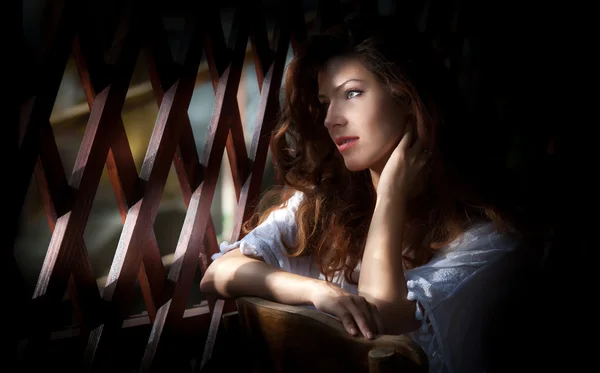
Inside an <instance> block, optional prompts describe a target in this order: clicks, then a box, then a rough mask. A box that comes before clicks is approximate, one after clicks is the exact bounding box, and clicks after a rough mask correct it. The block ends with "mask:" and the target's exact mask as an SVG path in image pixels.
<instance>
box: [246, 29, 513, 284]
mask: <svg viewBox="0 0 600 373" xmlns="http://www.w3.org/2000/svg"><path fill="white" fill-rule="evenodd" d="M430 44H431V43H427V42H426V41H425V40H424V38H423V37H422V36H421V35H420V34H419V33H418V32H412V31H410V30H405V29H402V28H401V27H400V26H398V25H397V24H395V22H394V20H393V19H389V18H387V17H376V18H369V19H366V18H358V19H354V20H352V21H347V22H344V23H343V24H341V25H338V26H335V27H333V28H332V29H330V30H328V31H327V32H325V33H323V34H318V35H313V36H311V37H310V38H308V40H307V41H306V42H305V43H304V44H303V45H302V46H300V48H299V49H298V50H297V53H296V55H295V56H294V58H293V59H292V61H291V63H290V64H289V66H288V68H287V72H286V75H285V87H284V88H285V100H284V103H283V106H282V110H281V113H280V120H279V123H278V126H277V128H276V130H275V131H274V133H273V135H272V138H271V143H270V146H271V151H272V154H273V159H274V164H275V169H276V173H277V176H278V179H279V180H280V182H281V183H282V184H283V185H282V186H277V187H274V188H272V189H271V190H270V191H268V192H267V193H266V194H265V195H263V198H262V203H261V204H262V205H265V204H268V205H270V206H272V207H270V208H267V209H261V208H259V209H258V212H257V213H256V214H255V215H254V216H253V217H252V218H251V219H250V220H249V221H247V222H246V223H245V224H244V227H243V230H244V233H248V232H249V231H250V230H252V229H253V228H255V227H256V226H257V225H259V224H260V223H261V222H263V221H264V220H265V219H266V218H267V217H268V215H269V214H270V213H271V212H272V211H273V210H274V209H277V208H281V205H282V204H283V203H284V202H285V201H286V200H287V199H289V198H290V197H291V196H292V195H293V194H294V193H295V192H296V191H301V192H302V193H303V194H304V198H303V200H302V202H301V203H300V205H299V208H298V210H297V213H296V222H297V236H296V242H288V243H284V244H285V245H286V249H287V252H288V255H290V256H300V255H312V256H313V259H314V260H315V262H316V263H317V264H318V265H319V268H320V270H321V272H322V273H323V274H324V275H325V276H326V277H327V278H328V279H331V278H332V277H333V275H334V274H336V273H338V272H339V271H342V272H343V274H344V276H345V278H346V280H347V281H349V282H353V280H352V277H351V275H352V272H353V271H354V269H355V268H356V266H357V265H358V263H359V262H360V260H361V258H362V255H363V252H364V247H365V242H366V238H367V232H368V229H369V224H370V221H371V216H372V214H373V211H374V207H375V197H376V195H375V190H374V187H373V184H372V181H371V176H370V173H369V171H368V170H363V171H358V172H350V171H348V170H347V169H346V167H345V165H344V162H343V159H342V157H341V155H340V154H339V152H338V150H337V148H336V147H335V145H334V143H333V141H332V140H331V138H330V136H329V134H328V132H327V130H326V128H325V126H324V124H323V122H324V119H325V114H326V109H325V108H324V107H323V106H322V104H321V103H320V102H319V100H318V98H317V96H318V83H317V75H318V71H319V69H320V68H321V67H322V66H323V65H324V64H325V62H326V61H327V60H329V59H330V58H332V57H334V56H352V57H356V58H358V59H359V60H360V61H361V62H362V63H363V64H364V66H365V67H366V68H367V69H368V70H369V71H370V72H371V73H373V74H374V76H375V77H376V78H377V79H378V80H379V81H380V83H382V84H384V85H385V86H387V87H388V88H389V92H390V94H391V95H393V97H394V98H396V99H397V100H398V101H399V102H400V101H402V102H409V103H410V105H411V107H412V113H413V121H414V123H415V124H416V127H417V132H418V136H419V138H420V139H421V141H422V142H423V143H424V144H425V145H426V147H427V148H428V149H429V151H430V152H431V156H432V159H431V161H430V163H429V167H430V168H431V169H430V170H429V171H430V173H429V175H430V176H429V178H428V184H427V186H426V187H425V190H424V191H423V192H422V193H421V194H420V195H419V196H417V197H415V198H414V199H412V200H411V201H410V202H409V204H408V207H407V219H406V221H407V222H406V226H405V231H404V244H403V246H404V247H403V248H402V249H403V250H404V253H405V254H404V258H405V263H406V266H407V267H408V268H412V267H415V266H419V265H422V264H424V263H426V262H427V261H429V260H430V259H431V257H432V255H433V254H434V253H435V252H436V250H438V249H439V248H441V247H442V246H443V245H444V244H446V243H448V242H450V241H451V240H453V239H454V238H456V237H457V236H458V235H459V234H461V233H462V232H463V231H464V230H465V229H466V228H467V227H468V226H469V225H471V224H473V223H475V222H479V221H490V220H491V221H494V222H495V223H497V226H498V228H499V229H504V228H505V227H506V225H505V223H504V220H503V219H501V217H500V214H499V213H498V209H497V208H495V207H494V204H493V203H492V200H491V198H490V196H491V195H493V193H483V191H482V190H481V188H478V187H476V186H475V185H476V184H475V183H473V180H471V179H470V178H468V177H467V176H468V175H469V167H468V166H466V164H467V163H468V162H464V161H465V160H468V159H469V158H472V156H471V155H469V154H468V151H469V148H468V143H466V142H465V140H464V139H465V138H466V137H465V134H466V132H465V131H467V130H466V129H463V130H461V128H466V127H465V126H461V124H464V123H465V122H462V121H463V120H464V119H463V114H464V113H463V110H462V106H461V99H460V95H459V93H458V92H459V91H458V90H457V89H455V88H454V84H453V83H452V79H450V76H449V74H448V73H447V71H446V69H445V67H444V65H443V64H440V63H436V61H435V58H434V55H433V48H430ZM461 140H462V141H461ZM471 173H472V172H471ZM259 205H260V204H259ZM261 210H262V211H261ZM407 248H408V250H406V249H407Z"/></svg>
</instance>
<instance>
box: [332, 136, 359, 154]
mask: <svg viewBox="0 0 600 373" xmlns="http://www.w3.org/2000/svg"><path fill="white" fill-rule="evenodd" d="M334 142H335V144H336V145H337V147H338V150H339V151H340V152H343V151H345V150H348V149H350V148H351V147H353V146H354V145H356V143H357V142H358V137H356V136H341V137H336V138H335V140H334Z"/></svg>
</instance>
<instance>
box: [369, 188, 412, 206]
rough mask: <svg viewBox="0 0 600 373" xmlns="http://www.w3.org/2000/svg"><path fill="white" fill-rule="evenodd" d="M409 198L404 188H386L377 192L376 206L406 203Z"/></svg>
mask: <svg viewBox="0 0 600 373" xmlns="http://www.w3.org/2000/svg"><path fill="white" fill-rule="evenodd" d="M406 200H407V194H406V193H405V192H404V189H403V188H395V190H394V189H391V188H390V189H385V190H382V191H381V192H379V191H378V192H377V198H376V201H375V202H376V206H379V205H388V204H391V205H394V206H398V205H405V204H406Z"/></svg>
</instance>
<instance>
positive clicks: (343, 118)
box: [318, 57, 409, 172]
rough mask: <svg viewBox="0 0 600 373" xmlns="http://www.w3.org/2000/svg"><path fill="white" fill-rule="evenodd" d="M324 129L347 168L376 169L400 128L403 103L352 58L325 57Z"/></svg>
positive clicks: (397, 138) (402, 127)
mask: <svg viewBox="0 0 600 373" xmlns="http://www.w3.org/2000/svg"><path fill="white" fill-rule="evenodd" d="M318 83H319V101H321V103H323V105H324V106H325V108H326V109H327V115H326V117H325V127H327V130H328V131H329V135H330V136H331V139H332V140H333V141H334V142H335V144H336V146H337V149H338V151H339V152H340V153H341V155H342V156H343V158H344V162H345V164H346V167H347V168H348V169H349V170H350V171H361V170H365V169H370V170H372V171H375V172H381V170H383V167H384V166H385V163H386V162H387V160H388V158H389V156H390V154H391V153H392V151H393V150H394V148H395V146H396V145H397V144H398V142H399V141H400V139H401V137H402V134H403V133H404V131H405V126H406V117H407V114H408V113H409V111H408V110H409V108H408V107H407V106H405V107H403V106H400V105H399V104H398V102H397V101H396V100H394V98H393V97H392V95H391V93H390V91H389V89H388V88H387V87H386V86H384V85H383V84H382V83H380V82H379V81H378V80H377V78H376V77H375V75H373V74H372V73H371V72H370V71H368V70H367V69H366V68H365V67H364V66H363V64H362V63H361V62H360V61H359V60H358V59H357V58H353V57H335V58H332V59H330V60H329V61H328V62H327V63H326V64H325V66H324V67H323V68H322V69H321V70H320V71H319V76H318Z"/></svg>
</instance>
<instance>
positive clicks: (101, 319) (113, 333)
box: [11, 0, 421, 371]
mask: <svg viewBox="0 0 600 373" xmlns="http://www.w3.org/2000/svg"><path fill="white" fill-rule="evenodd" d="M109 3H110V5H108V4H105V5H103V6H106V7H108V6H110V7H114V9H112V10H111V12H107V13H110V15H111V16H110V17H108V18H107V19H101V20H98V19H96V18H95V13H94V8H93V7H92V6H91V2H87V1H79V0H64V1H53V2H49V4H50V5H49V7H48V9H47V10H48V12H47V15H48V17H47V18H48V20H49V21H48V22H47V23H46V24H45V30H46V31H45V32H44V44H43V47H44V48H43V51H42V64H41V65H39V66H40V72H39V74H38V75H37V76H39V79H40V80H39V81H37V82H36V84H35V85H34V86H33V89H31V91H30V92H28V94H27V97H25V100H24V101H23V103H22V105H21V114H20V133H19V143H18V144H19V153H18V181H17V187H16V192H15V197H14V198H15V199H16V202H15V205H16V206H17V209H19V210H20V209H21V208H22V205H23V201H24V199H25V194H26V191H27V185H29V181H30V179H31V177H32V175H35V178H36V180H37V183H38V185H39V189H40V193H41V196H42V199H43V203H44V206H45V211H46V215H47V218H48V223H49V226H50V229H51V231H52V238H51V241H50V244H49V246H48V250H47V254H46V257H45V260H44V263H43V266H42V269H41V272H40V275H39V279H38V281H37V285H36V287H35V291H34V293H33V296H32V298H31V302H29V301H28V302H25V303H19V307H18V312H19V313H20V318H19V320H22V321H24V324H23V325H27V327H26V328H25V330H20V331H19V333H17V334H18V335H17V337H18V339H19V340H20V341H21V343H20V345H19V354H17V355H16V356H18V357H19V358H20V359H21V360H20V362H19V364H21V366H26V367H30V366H37V367H39V366H40V364H42V365H41V366H43V361H38V360H37V359H36V358H37V357H38V356H44V351H46V348H47V347H46V346H47V345H48V342H49V341H50V334H51V332H52V331H53V330H54V329H55V328H56V327H58V325H57V320H58V319H59V317H60V315H59V313H60V310H61V307H60V303H61V301H62V299H63V296H64V294H65V291H66V290H68V292H69V294H70V297H71V299H72V300H73V303H74V305H75V309H76V311H77V312H76V316H77V319H78V322H79V325H80V331H79V336H80V341H81V342H82V344H83V345H84V347H83V349H82V350H81V351H80V350H77V349H76V350H75V351H77V352H78V354H76V355H73V356H72V358H73V359H79V358H82V364H83V366H82V370H85V371H89V370H94V371H108V370H109V369H115V368H118V367H119V364H118V362H117V361H114V360H112V359H111V356H113V354H114V346H115V341H117V340H118V339H119V337H120V335H121V333H123V324H124V321H125V320H126V319H127V315H128V308H129V305H130V302H129V300H130V298H131V297H132V293H133V291H134V289H135V284H136V281H139V284H140V287H141V289H142V292H143V295H144V300H145V304H146V308H147V310H148V316H149V319H150V322H151V330H150V331H149V334H147V343H146V346H145V348H144V353H143V357H141V361H138V363H139V366H140V367H141V368H140V369H141V370H143V371H149V370H152V369H153V368H154V367H155V366H156V365H157V364H158V363H157V361H160V359H158V356H159V355H160V351H161V349H162V348H163V347H164V346H165V345H167V344H168V342H166V341H168V340H169V338H168V337H169V336H176V335H177V333H178V332H182V333H183V331H186V329H187V330H188V332H189V329H190V328H191V329H192V331H191V332H190V333H197V334H201V335H205V334H206V333H208V329H209V323H210V319H211V314H212V312H211V311H212V308H213V307H212V306H213V305H214V303H213V302H210V304H208V303H207V304H206V305H205V306H204V307H201V308H199V309H197V310H195V312H193V313H192V316H189V317H186V316H185V311H186V300H187V297H188V294H189V292H190V287H191V286H192V279H193V277H194V274H195V273H196V270H197V268H198V266H200V268H201V270H202V272H203V270H204V269H206V267H207V266H208V264H209V262H210V255H211V254H212V253H214V252H216V250H218V245H217V239H216V235H215V229H214V225H213V222H212V218H211V215H210V208H211V203H212V200H213V196H214V193H215V186H216V183H217V178H218V174H219V170H220V167H221V160H222V156H223V153H224V151H225V150H226V151H227V155H228V158H229V163H230V165H231V172H232V177H233V180H234V184H235V191H236V197H237V198H238V202H237V210H236V211H237V212H236V218H235V227H234V233H233V237H231V239H232V240H237V239H238V238H239V236H240V228H241V224H242V223H243V222H244V221H245V220H246V219H247V218H248V217H249V216H250V214H251V213H252V212H253V208H254V203H255V202H256V198H257V196H258V194H259V192H260V185H261V181H262V178H263V171H264V167H265V162H266V160H267V150H268V142H269V136H270V133H271V130H272V128H273V125H274V124H275V119H276V115H277V112H278V109H279V94H280V92H279V91H280V86H281V81H282V74H283V71H284V64H285V58H286V54H287V52H288V47H289V46H290V45H291V46H292V47H295V46H296V44H297V43H298V42H300V41H302V40H303V39H304V38H305V37H306V35H307V33H309V32H310V30H318V29H323V28H325V27H327V26H329V25H330V24H331V23H332V22H333V21H336V20H339V19H341V18H342V17H343V15H344V14H347V13H348V12H349V11H350V12H354V11H361V12H364V11H373V10H374V9H375V5H376V2H370V1H364V2H356V3H355V2H348V1H346V2H339V1H321V2H319V6H318V8H317V9H318V11H317V13H316V16H315V17H314V19H313V20H314V21H313V22H311V25H310V27H309V29H308V31H307V28H306V19H305V13H304V11H303V9H302V6H301V2H300V1H295V2H293V1H289V2H288V1H282V2H281V4H280V5H278V6H277V7H276V8H277V9H278V16H277V19H278V23H277V25H276V27H275V34H276V37H275V41H274V42H272V43H270V42H269V39H268V37H267V26H266V23H265V22H264V20H263V19H262V17H261V9H262V8H261V4H260V2H258V1H243V2H239V4H237V5H236V12H235V19H234V21H233V27H232V31H231V35H230V39H229V40H228V41H226V40H225V38H224V33H223V30H222V25H221V23H220V17H219V9H218V8H217V7H211V6H210V5H209V2H200V1H198V2H189V3H190V4H191V5H189V6H187V5H186V6H182V9H180V14H185V16H184V17H185V19H186V26H185V27H186V35H188V36H189V39H188V40H186V42H187V47H186V48H185V53H182V55H172V50H171V48H170V46H169V44H168V42H167V37H166V33H165V28H164V25H163V23H162V21H161V9H162V8H161V7H159V6H156V5H155V3H154V2H143V1H121V2H109ZM176 3H178V2H176ZM194 4H196V5H194ZM415 9H417V7H415V5H414V4H413V5H410V6H407V7H406V9H405V10H406V14H407V17H411V16H412V15H413V14H416V13H417V11H415ZM418 11H419V12H420V11H421V8H420V7H419V10H418ZM98 25H101V28H102V30H100V31H101V32H99V30H98V27H99V26H98ZM107 35H110V36H107ZM248 41H250V43H251V49H252V51H253V54H254V60H255V66H256V75H257V79H258V85H259V89H260V100H259V105H258V109H257V117H256V124H255V127H254V134H253V137H252V142H251V146H250V148H249V149H247V148H246V145H245V140H244V133H243V129H242V122H241V118H240V108H239V107H238V102H237V98H236V94H237V90H238V86H239V82H240V76H241V72H242V66H243V60H244V54H245V51H246V47H247V43H248ZM71 54H72V55H73V56H74V58H75V60H76V62H77V68H78V71H79V74H80V78H81V82H82V84H83V87H84V90H85V94H86V98H87V103H88V105H89V109H90V116H89V120H88V123H87V126H86V129H85V134H84V137H83V141H82V143H81V146H80V148H79V153H78V155H77V159H76V162H75V166H74V168H73V171H72V172H65V171H68V170H65V169H64V167H63V164H62V162H61V158H60V156H59V152H58V148H57V145H56V141H55V138H54V134H53V130H52V127H51V126H50V123H49V118H50V114H51V112H52V108H53V105H54V100H55V98H56V95H57V91H58V88H59V85H60V83H61V78H62V74H63V72H64V70H65V65H66V63H67V59H68V57H69V55H71ZM140 54H142V55H143V56H144V58H145V59H146V64H147V66H148V73H149V76H150V80H151V82H152V87H153V92H154V95H155V97H156V102H157V105H158V107H159V112H158V116H157V118H156V122H155V125H154V130H153V133H152V137H151V139H150V143H149V145H148V149H147V153H146V156H145V159H144V161H143V165H142V167H141V171H140V172H139V173H138V172H137V169H136V165H135V163H134V160H133V156H132V152H131V148H130V145H129V141H128V138H127V136H126V133H125V128H124V125H123V121H122V119H121V112H122V109H123V105H124V102H125V96H126V94H127V90H128V88H129V85H130V81H131V76H132V73H133V70H134V66H135V63H136V60H137V58H138V56H139V55H140ZM202 58H204V59H205V60H206V61H207V63H208V66H209V71H210V77H211V80H212V83H213V88H214V93H215V105H214V108H213V113H212V118H211V120H210V128H209V131H208V136H207V138H206V140H205V146H204V148H203V149H202V151H201V156H200V157H198V155H197V154H198V153H197V149H196V142H195V141H194V135H193V133H192V127H191V125H190V121H189V118H188V115H187V109H188V106H189V104H190V100H191V97H192V92H193V88H194V83H195V80H196V74H197V71H198V66H199V64H200V61H201V59H202ZM172 164H173V165H174V167H175V169H176V172H177V176H178V179H179V182H180V186H181V191H182V194H183V197H184V201H185V205H186V206H187V214H186V216H185V221H184V224H183V227H182V228H181V233H180V237H179V241H178V244H177V247H176V250H175V254H174V261H173V265H172V266H171V267H170V269H169V271H168V273H166V271H165V269H164V267H163V264H162V262H161V258H160V253H159V250H158V243H157V240H156V237H155V235H154V228H153V226H154V220H155V217H156V214H157V210H158V206H159V203H160V200H161V195H162V192H163V189H164V186H165V181H166V178H167V175H168V172H169V169H170V167H171V165H172ZM105 166H106V168H107V170H108V173H109V176H110V180H111V183H112V186H113V189H114V192H115V195H116V197H117V201H118V207H119V210H120V214H121V217H122V221H123V229H122V233H121V236H120V239H119V242H118V247H117V250H116V253H115V255H114V259H113V262H112V266H111V268H110V272H109V275H108V279H107V282H106V286H105V288H104V289H103V291H102V292H100V291H99V290H98V286H97V284H96V280H95V278H94V275H93V272H92V267H91V263H90V259H89V256H88V253H87V250H86V246H85V242H84V240H83V232H84V230H85V227H86V223H87V220H88V217H89V214H90V210H91V207H92V202H93V201H94V197H95V194H96V190H97V188H98V185H99V182H100V177H101V174H102V171H103V169H104V167H105ZM65 175H67V176H68V177H65ZM18 215H19V213H18V211H15V213H14V214H13V216H18ZM11 268H12V267H11ZM222 306H223V305H222V304H220V303H217V307H216V308H215V310H216V312H215V313H214V316H215V317H214V318H215V319H217V320H218V319H219V315H220V312H221V311H222ZM194 331H196V332H194ZM203 346H204V345H203V344H202V343H199V344H198V345H197V346H194V348H196V349H197V350H198V351H197V355H198V356H196V357H201V356H202V348H203ZM79 352H81V354H79ZM46 353H47V352H46Z"/></svg>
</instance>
